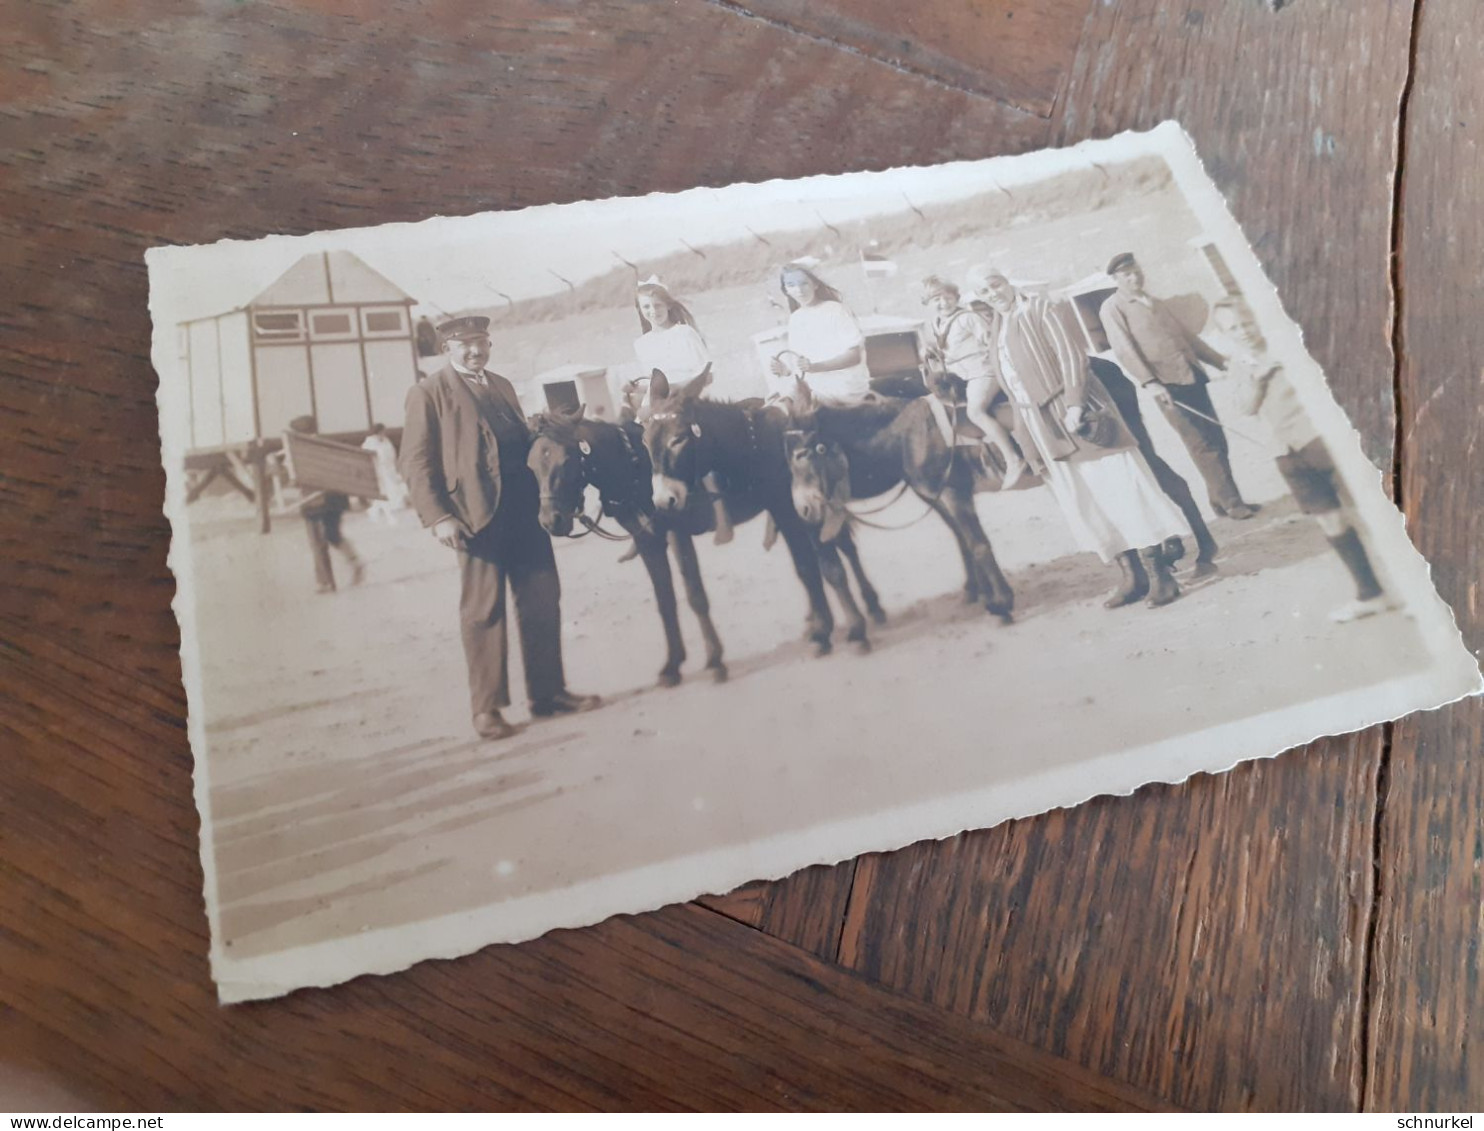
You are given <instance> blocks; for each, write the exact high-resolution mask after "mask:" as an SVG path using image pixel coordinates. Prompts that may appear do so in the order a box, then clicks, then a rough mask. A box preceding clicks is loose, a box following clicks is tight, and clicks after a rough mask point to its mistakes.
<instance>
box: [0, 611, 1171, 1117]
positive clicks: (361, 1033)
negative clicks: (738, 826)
mask: <svg viewBox="0 0 1484 1131" xmlns="http://www.w3.org/2000/svg"><path fill="white" fill-rule="evenodd" d="M6 627H7V635H8V637H9V639H10V640H11V641H12V642H11V643H10V644H9V645H7V647H6V648H5V650H4V652H3V653H0V689H3V690H0V708H3V711H4V714H3V716H0V717H3V718H5V720H6V728H7V731H8V742H7V761H9V762H10V763H11V764H12V765H18V766H20V767H22V768H23V769H24V771H25V772H24V773H22V774H21V775H18V779H17V784H18V785H19V786H20V788H21V789H22V793H21V795H20V796H18V797H15V798H14V799H13V801H14V809H13V811H11V812H9V813H7V826H6V829H7V835H8V838H14V840H16V841H19V842H21V843H23V844H25V845H26V846H27V847H28V849H29V857H28V864H29V866H28V867H26V868H24V869H19V868H15V867H14V865H13V862H9V861H8V863H7V868H6V872H7V882H6V883H5V884H4V885H3V886H0V917H3V918H0V921H3V922H4V923H5V924H6V931H5V932H4V934H3V936H0V967H3V969H4V971H5V991H6V992H5V1011H4V1013H3V1014H0V1020H3V1022H4V1036H3V1038H0V1052H4V1051H10V1052H11V1053H12V1054H14V1053H15V1052H16V1051H17V1050H16V1049H15V1048H14V1046H17V1045H20V1044H21V1043H24V1044H25V1045H26V1046H27V1049H28V1055H27V1060H28V1061H29V1062H30V1063H32V1064H35V1065H37V1066H39V1067H40V1068H41V1069H42V1070H43V1071H45V1072H46V1073H47V1074H48V1075H49V1076H50V1077H51V1078H52V1079H59V1078H60V1079H61V1080H62V1081H64V1082H65V1083H66V1084H67V1085H68V1086H70V1087H71V1088H72V1089H73V1090H75V1091H79V1092H80V1093H81V1094H82V1097H83V1098H84V1099H86V1100H91V1101H92V1102H95V1103H98V1104H101V1105H102V1106H104V1107H109V1108H115V1109H122V1108H125V1107H132V1108H136V1109H140V1110H207V1109H218V1108H237V1107H245V1108H278V1107H287V1108H324V1107H331V1108H345V1107H348V1108H352V1109H375V1108H385V1107H393V1108H397V1107H444V1108H454V1109H460V1108H482V1107H518V1108H555V1109H570V1108H605V1109H609V1110H614V1109H654V1110H662V1109H693V1108H723V1109H821V1108H828V1109H842V1108H843V1109H878V1108H897V1107H907V1108H914V1109H934V1108H951V1109H982V1110H1055V1109H1059V1110H1073V1111H1080V1110H1144V1109H1146V1108H1150V1107H1157V1106H1160V1105H1159V1104H1158V1101H1156V1100H1154V1099H1153V1098H1151V1097H1146V1096H1142V1095H1140V1094H1138V1093H1137V1092H1135V1091H1134V1090H1132V1089H1129V1088H1127V1087H1125V1086H1123V1085H1119V1084H1117V1083H1114V1082H1111V1081H1107V1080H1103V1079H1100V1078H1099V1077H1097V1075H1096V1074H1094V1073H1091V1072H1088V1071H1087V1070H1085V1069H1082V1068H1080V1067H1078V1066H1074V1065H1070V1064H1066V1063H1063V1062H1061V1061H1060V1060H1058V1059H1057V1058H1055V1057H1053V1056H1050V1055H1049V1054H1046V1053H1044V1052H1041V1051H1039V1050H1036V1049H1033V1048H1031V1047H1029V1046H1027V1045H1024V1044H1022V1043H1020V1042H1017V1041H1014V1040H1011V1039H1008V1038H1004V1037H1001V1036H999V1035H997V1034H995V1033H993V1032H991V1031H990V1030H987V1029H984V1028H983V1027H980V1026H976V1025H973V1024H971V1023H969V1022H967V1021H963V1020H961V1019H957V1018H945V1017H944V1016H942V1015H941V1014H940V1013H939V1012H938V1011H937V1010H934V1009H933V1008H931V1007H930V1006H928V1005H924V1004H922V1003H919V1002H916V1001H913V1000H911V999H909V998H904V997H901V996H897V995H892V994H889V993H887V992H886V991H884V990H881V989H878V988H876V987H873V986H871V985H869V984H868V983H866V982H864V981H862V980H861V979H859V978H855V977H853V976H851V975H849V974H847V973H845V972H843V971H841V970H839V969H838V968H834V967H832V966H829V965H827V964H825V963H823V962H821V961H819V960H817V959H815V958H813V957H811V956H810V955H808V954H806V953H805V952H804V951H803V950H801V949H799V948H798V947H794V946H791V945H788V944H786V943H784V942H782V941H780V940H777V939H773V938H770V937H768V936H767V935H764V934H762V933H761V932H758V931H754V930H750V929H748V928H746V927H744V926H741V925H739V924H736V923H733V922H731V921H730V920H728V919H726V918H724V917H723V916H720V915H716V914H714V913H712V912H710V911H706V910H703V909H701V908H694V907H691V908H685V907H679V908H671V909H668V910H666V911H664V912H659V913H655V914H652V915H646V916H643V917H641V918H638V919H629V918H620V919H614V920H610V921H608V922H607V923H604V924H602V925H600V926H598V927H595V928H592V929H589V930H585V931H566V932H557V933H554V934H552V935H548V936H547V937H545V938H543V939H540V940H538V941H536V942H533V943H530V944H526V945H522V946H518V947H510V946H507V947H491V948H488V949H486V950H484V951H483V952H481V953H480V954H478V955H476V956H473V957H471V958H468V959H464V960H461V961H458V962H451V963H450V962H437V963H425V964H423V965H421V966H419V967H417V968H415V969H414V970H412V971H410V972H408V973H406V974H403V975H399V976H396V977H391V978H361V979H358V980H357V981H355V982H353V983H351V984H349V985H346V986H342V987H338V988H336V989H333V990H311V991H301V992H298V993H296V994H293V995H291V996H290V997H288V998H285V999H281V1000H279V1001H275V1002H266V1003H259V1004H255V1005H251V1006H242V1007H237V1008H233V1009H221V1008H219V1007H218V1006H217V1005H216V1004H215V1000H214V994H213V991H212V988H211V985H210V980H209V978H208V976H207V970H206V963H205V957H204V955H205V947H206V931H205V922H204V917H203V916H202V915H201V911H200V903H199V885H200V874H199V871H198V870H197V869H195V868H194V867H191V866H190V864H189V861H188V860H182V859H181V858H180V853H179V848H180V846H181V845H182V844H183V843H188V842H189V840H190V839H191V835H192V833H193V831H194V830H193V829H192V828H191V825H192V824H193V820H191V819H189V818H188V817H187V815H186V814H185V813H184V812H183V810H182V808H181V807H180V806H179V805H178V804H176V798H177V796H178V795H179V793H180V791H182V790H185V789H188V787H189V781H188V777H189V767H188V766H187V765H186V764H185V760H184V759H183V758H181V757H179V756H168V755H167V756H165V757H162V758H161V759H160V762H159V765H158V766H157V768H155V769H154V771H153V772H141V767H140V765H139V764H138V763H137V762H135V761H133V760H131V759H130V758H128V757H127V756H126V755H127V752H128V751H131V750H142V749H146V748H149V747H154V748H156V749H158V750H162V751H169V750H170V749H171V748H173V747H175V746H177V745H178V733H179V731H178V722H177V720H176V718H174V717H171V714H170V713H169V712H170V708H171V705H170V704H169V703H168V702H163V703H162V702H156V701H153V699H152V698H151V697H148V696H146V697H145V701H143V702H139V701H137V699H136V696H135V694H134V684H133V682H132V680H131V679H130V677H129V675H128V673H126V672H118V671H115V670H113V669H111V668H108V667H106V666H104V665H102V664H99V663H98V662H97V661H95V660H92V659H90V658H88V657H85V656H81V655H78V654H76V653H73V652H70V651H68V650H67V649H64V648H61V647H60V646H58V645H55V644H52V643H50V642H48V641H47V640H45V639H44V638H40V637H35V636H31V635H28V634H27V633H26V632H25V631H24V630H22V629H19V628H18V627H16V626H14V625H7V626H6ZM17 637H19V638H20V642H19V643H16V642H15V641H16V638H17ZM84 683H85V684H86V685H87V686H88V687H89V694H87V695H86V696H68V695H65V694H61V693H59V689H61V688H64V687H77V686H79V685H82V684H84ZM162 708H163V709H162ZM125 797H126V798H129V799H130V805H129V806H128V808H127V809H125V808H122V807H119V806H116V805H114V804H113V803H112V801H111V800H110V799H118V798H125ZM100 818H101V819H100ZM142 874H146V875H149V876H150V877H151V882H149V883H148V884H141V883H140V877H141V875H142ZM59 888H63V889H65V892H66V895H65V898H63V897H61V894H60V891H59ZM59 939H66V940H68V945H67V946H66V947H65V948H59V947H58V946H57V945H56V944H57V942H58V940H59ZM6 1046H11V1047H10V1048H9V1049H7V1047H6Z"/></svg>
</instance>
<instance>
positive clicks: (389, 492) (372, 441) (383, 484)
mask: <svg viewBox="0 0 1484 1131" xmlns="http://www.w3.org/2000/svg"><path fill="white" fill-rule="evenodd" d="M361 447H363V448H365V449H366V451H368V452H371V453H372V454H373V455H375V456H376V483H377V486H379V487H380V488H381V498H379V499H377V500H376V501H375V502H373V503H372V504H371V507H370V509H369V510H368V511H367V512H366V513H367V515H368V516H369V517H370V519H371V520H372V521H373V522H385V523H386V524H387V525H388V526H395V525H396V524H397V516H398V514H399V513H401V512H402V511H405V510H406V509H407V507H408V492H407V483H406V482H405V481H404V480H403V478H402V476H401V474H400V473H399V472H398V471H397V448H396V445H395V444H393V443H392V438H391V437H390V436H388V435H387V434H386V425H385V424H373V425H372V426H371V435H369V436H367V437H366V438H365V440H363V441H362V442H361Z"/></svg>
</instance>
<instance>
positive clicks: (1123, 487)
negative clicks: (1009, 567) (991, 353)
mask: <svg viewBox="0 0 1484 1131" xmlns="http://www.w3.org/2000/svg"><path fill="white" fill-rule="evenodd" d="M1073 317H1074V316H1073V314H1072V312H1071V310H1070V309H1069V308H1068V307H1067V306H1066V304H1064V303H1056V302H1052V301H1051V300H1049V299H1046V298H1043V297H1041V296H1039V295H1021V296H1019V298H1018V299H1017V300H1016V303H1015V308H1014V309H1013V310H1012V311H1010V312H1009V313H1007V314H1001V315H1000V316H999V320H998V323H997V325H996V339H995V340H996V343H997V345H998V349H997V353H996V356H997V359H998V361H999V367H1000V380H1001V383H1002V384H1003V385H1004V388H1005V391H1006V392H1007V393H1009V395H1010V400H1011V404H1012V405H1013V406H1014V408H1015V415H1016V417H1017V418H1018V419H1019V420H1020V422H1021V425H1022V427H1023V428H1024V431H1025V432H1026V433H1027V434H1029V435H1030V436H1031V438H1032V439H1033V440H1034V442H1035V445H1036V447H1037V449H1038V450H1039V451H1040V453H1041V455H1042V456H1043V457H1044V460H1045V465H1046V467H1045V471H1044V473H1043V476H1042V477H1043V478H1044V479H1045V481H1046V485H1047V486H1048V487H1049V488H1050V489H1051V493H1052V495H1053V496H1055V498H1056V502H1057V505H1058V506H1059V507H1060V508H1061V512H1062V516H1063V517H1064V518H1065V519H1066V522H1067V526H1068V527H1069V528H1070V530H1071V532H1072V535H1073V537H1074V538H1076V540H1077V544H1078V545H1079V546H1081V547H1082V548H1083V549H1084V550H1088V551H1091V552H1092V553H1095V554H1097V555H1098V556H1099V557H1101V558H1102V559H1103V560H1104V561H1105V562H1108V561H1112V560H1113V558H1114V557H1116V556H1117V555H1119V554H1121V553H1124V552H1126V551H1128V550H1139V549H1142V548H1144V547H1146V546H1157V545H1159V544H1160V543H1161V542H1163V541H1164V540H1165V539H1166V538H1170V537H1173V536H1176V535H1184V534H1187V533H1189V528H1188V527H1187V526H1186V524H1185V519H1184V517H1183V516H1182V515H1181V514H1180V511H1179V510H1178V509H1177V508H1176V506H1175V504H1174V503H1173V502H1171V501H1170V499H1169V497H1168V496H1167V495H1165V494H1164V492H1163V491H1161V490H1160V488H1159V484H1158V482H1156V480H1155V478H1154V473H1153V472H1151V471H1150V470H1149V465H1148V464H1147V463H1145V462H1144V457H1143V456H1142V455H1140V454H1139V451H1138V446H1137V444H1135V442H1134V438H1133V436H1132V434H1130V432H1129V430H1128V425H1127V424H1125V423H1124V421H1123V418H1122V417H1121V416H1119V414H1118V410H1117V409H1116V408H1114V406H1113V401H1112V398H1110V397H1109V396H1108V392H1107V390H1106V389H1104V388H1103V386H1102V383H1101V382H1100V381H1098V379H1097V377H1095V376H1094V375H1093V373H1092V370H1091V367H1090V366H1089V365H1088V361H1087V352H1086V350H1085V349H1084V348H1083V347H1082V345H1081V344H1080V343H1081V336H1080V334H1079V333H1078V332H1077V329H1076V324H1075V322H1074V321H1073ZM1079 405H1080V406H1083V407H1085V408H1087V409H1089V410H1091V411H1095V412H1097V413H1099V414H1100V415H1103V416H1104V417H1105V423H1106V425H1107V432H1108V435H1107V436H1106V437H1104V439H1105V440H1106V441H1107V443H1104V444H1093V443H1091V442H1090V441H1088V440H1086V439H1084V438H1083V437H1081V436H1076V435H1073V434H1072V433H1071V432H1069V431H1067V428H1066V426H1065V425H1064V424H1063V423H1062V418H1063V417H1064V416H1065V415H1066V411H1067V409H1068V408H1071V407H1074V406H1079Z"/></svg>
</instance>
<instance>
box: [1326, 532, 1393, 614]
mask: <svg viewBox="0 0 1484 1131" xmlns="http://www.w3.org/2000/svg"><path fill="white" fill-rule="evenodd" d="M1329 544H1330V545H1331V546H1333V547H1334V550H1335V553H1337V554H1339V555H1340V560H1341V561H1342V562H1344V563H1345V568H1346V569H1348V570H1349V571H1350V576H1351V577H1352V578H1354V579H1355V595H1356V596H1357V597H1358V598H1359V599H1360V600H1362V601H1369V600H1371V598H1373V597H1379V596H1380V595H1381V583H1380V582H1379V581H1377V580H1376V573H1375V571H1374V570H1373V569H1371V559H1370V558H1369V557H1367V556H1366V552H1365V546H1364V545H1363V544H1362V543H1361V541H1360V535H1359V534H1358V533H1357V532H1356V530H1355V527H1353V526H1351V527H1349V528H1347V529H1346V531H1345V532H1344V533H1343V534H1338V535H1336V536H1334V537H1333V538H1331V539H1330V540H1329Z"/></svg>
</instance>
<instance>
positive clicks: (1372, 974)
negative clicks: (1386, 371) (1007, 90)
mask: <svg viewBox="0 0 1484 1131" xmlns="http://www.w3.org/2000/svg"><path fill="white" fill-rule="evenodd" d="M1274 10H1275V11H1276V10H1277V5H1276V4H1275V6H1274ZM1411 21H1412V22H1411V27H1410V28H1409V30H1408V39H1407V70H1406V74H1405V75H1404V76H1403V78H1402V85H1401V90H1400V92H1399V93H1398V95H1397V106H1396V142H1395V146H1396V150H1395V151H1396V167H1395V168H1394V169H1393V170H1392V180H1391V261H1390V263H1389V264H1388V275H1389V281H1390V287H1391V309H1390V310H1389V311H1388V312H1387V313H1388V316H1389V317H1390V319H1391V326H1390V331H1391V333H1390V340H1391V397H1392V402H1391V403H1392V406H1393V425H1394V427H1395V435H1394V439H1393V440H1392V444H1391V498H1392V501H1393V502H1395V503H1396V505H1397V506H1398V507H1399V508H1401V510H1402V512H1403V513H1404V514H1405V513H1406V499H1405V497H1404V496H1403V493H1402V492H1403V487H1402V484H1403V479H1404V477H1403V475H1402V467H1403V460H1404V459H1405V458H1406V429H1405V427H1404V426H1403V424H1404V421H1405V420H1406V419H1407V405H1406V401H1405V399H1404V394H1403V390H1402V384H1403V381H1402V361H1403V358H1405V356H1406V353H1405V349H1406V341H1405V329H1404V327H1403V320H1402V303H1403V301H1404V294H1403V282H1402V194H1403V192H1404V191H1405V178H1406V172H1407V123H1408V114H1409V112H1410V111H1411V103H1412V90H1413V87H1414V85H1415V83H1416V81H1417V56H1418V46H1419V42H1420V37H1421V31H1422V0H1412V13H1411ZM1395 735H1396V724H1395V723H1384V724H1383V725H1382V736H1383V737H1382V739H1381V757H1380V759H1379V761H1378V762H1377V764H1376V790H1375V808H1374V810H1373V813H1372V821H1371V906H1370V909H1369V914H1368V915H1367V917H1366V928H1365V955H1364V957H1363V958H1362V960H1361V961H1362V966H1361V981H1360V1033H1359V1038H1360V1040H1359V1043H1360V1050H1359V1056H1358V1057H1357V1058H1356V1059H1357V1066H1356V1068H1357V1079H1356V1082H1355V1088H1356V1091H1355V1105H1354V1106H1355V1110H1356V1111H1367V1110H1369V1109H1368V1106H1367V1099H1368V1097H1369V1096H1370V1089H1371V1071H1372V1068H1373V1064H1374V1058H1375V1047H1374V1040H1373V1037H1374V1030H1375V1015H1374V1012H1373V1010H1374V1006H1375V988H1376V959H1377V948H1378V946H1379V945H1380V933H1379V932H1380V925H1381V900H1382V895H1383V892H1382V887H1383V884H1384V876H1385V870H1386V862H1385V859H1384V853H1383V844H1382V837H1383V833H1384V830H1385V824H1386V801H1387V796H1388V794H1389V792H1390V789H1391V755H1392V744H1393V740H1394V738H1395Z"/></svg>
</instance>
